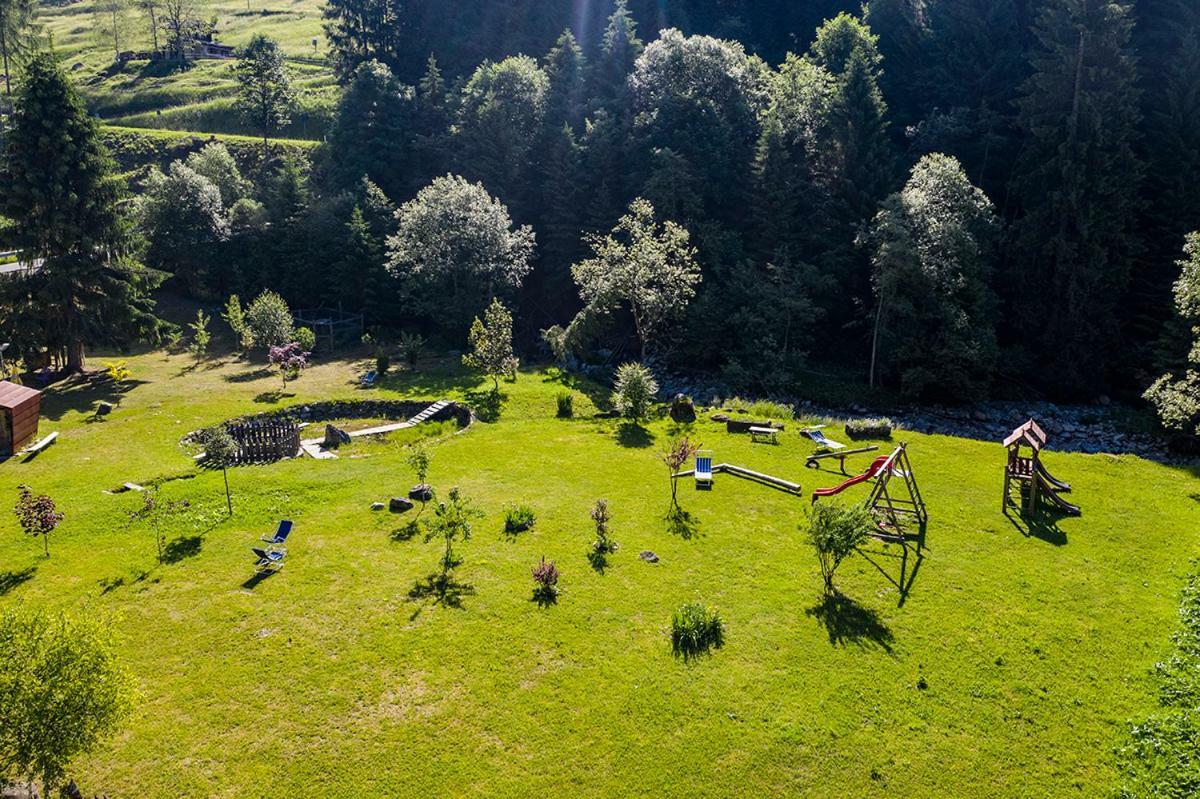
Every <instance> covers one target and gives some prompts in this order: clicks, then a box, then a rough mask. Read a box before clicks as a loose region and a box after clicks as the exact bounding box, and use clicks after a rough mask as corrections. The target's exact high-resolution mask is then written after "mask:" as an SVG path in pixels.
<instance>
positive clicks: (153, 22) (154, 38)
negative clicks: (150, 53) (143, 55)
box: [149, 6, 158, 53]
mask: <svg viewBox="0 0 1200 799" xmlns="http://www.w3.org/2000/svg"><path fill="white" fill-rule="evenodd" d="M149 11H150V42H151V44H152V45H153V46H154V52H156V53H157V52H158V20H157V19H156V18H155V15H154V6H150V7H149Z"/></svg>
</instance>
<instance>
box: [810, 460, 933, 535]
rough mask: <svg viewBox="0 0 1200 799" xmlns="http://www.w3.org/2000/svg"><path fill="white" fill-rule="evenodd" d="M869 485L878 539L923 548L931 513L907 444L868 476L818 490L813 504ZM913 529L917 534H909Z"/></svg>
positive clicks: (869, 503) (873, 467)
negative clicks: (848, 490)
mask: <svg viewBox="0 0 1200 799" xmlns="http://www.w3.org/2000/svg"><path fill="white" fill-rule="evenodd" d="M867 481H872V483H871V493H870V494H869V495H868V496H867V501H866V506H867V508H869V509H870V511H871V515H872V516H873V517H874V519H875V526H876V527H877V528H878V532H877V533H876V537H877V538H881V539H883V540H887V541H900V542H904V541H908V540H910V539H911V540H916V541H917V544H918V546H920V545H921V542H922V541H923V540H924V537H925V525H926V523H928V521H929V513H928V511H926V509H925V500H924V499H923V498H922V497H921V490H920V488H918V487H917V478H916V476H915V475H914V473H913V468H912V462H911V461H910V460H909V458H908V445H907V444H901V445H900V446H898V447H896V449H894V450H893V451H892V453H891V454H890V455H884V456H880V457H878V458H876V459H875V461H874V462H873V463H872V464H871V465H870V467H868V469H867V470H866V471H865V472H863V473H862V474H859V475H856V476H854V477H851V478H850V479H849V480H847V481H846V482H844V483H842V484H841V485H838V486H834V487H833V488H820V489H817V490H816V491H814V492H813V493H812V501H813V502H814V503H815V502H816V501H817V500H818V499H820V498H822V497H831V496H834V495H836V494H840V493H841V492H842V491H845V490H846V489H847V488H850V487H851V486H854V485H858V484H859V483H865V482H867ZM914 527H915V528H916V531H915V533H912V532H910V531H912V529H913V528H914Z"/></svg>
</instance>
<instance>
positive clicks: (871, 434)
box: [846, 417, 893, 438]
mask: <svg viewBox="0 0 1200 799" xmlns="http://www.w3.org/2000/svg"><path fill="white" fill-rule="evenodd" d="M892 428H893V424H892V420H891V419H888V418H886V417H884V418H880V419H851V420H850V421H848V422H846V435H848V436H849V437H850V438H891V437H892Z"/></svg>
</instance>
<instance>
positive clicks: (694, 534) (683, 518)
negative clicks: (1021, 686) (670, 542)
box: [663, 504, 702, 541]
mask: <svg viewBox="0 0 1200 799" xmlns="http://www.w3.org/2000/svg"><path fill="white" fill-rule="evenodd" d="M663 521H665V522H666V523H667V532H668V533H670V534H671V535H677V536H679V537H680V538H682V539H683V540H684V541H690V540H692V539H693V538H699V537H700V536H701V535H702V533H701V532H700V520H699V519H698V518H696V517H695V516H694V515H693V514H692V513H691V511H687V510H684V509H683V508H681V507H679V506H678V505H675V504H672V505H671V507H670V509H669V510H668V511H667V515H666V516H664V517H663Z"/></svg>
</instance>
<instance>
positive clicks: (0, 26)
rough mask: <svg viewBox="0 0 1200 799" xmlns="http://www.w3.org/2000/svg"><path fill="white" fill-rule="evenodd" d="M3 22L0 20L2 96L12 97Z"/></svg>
mask: <svg viewBox="0 0 1200 799" xmlns="http://www.w3.org/2000/svg"><path fill="white" fill-rule="evenodd" d="M4 28H5V21H4V20H3V18H0V55H3V56H4V96H5V97H12V77H11V75H10V74H9V71H8V70H9V67H8V35H7V34H6V33H5V32H4Z"/></svg>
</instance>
